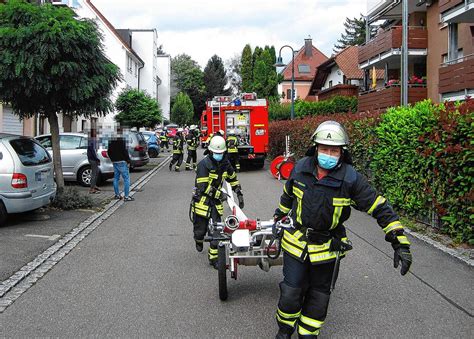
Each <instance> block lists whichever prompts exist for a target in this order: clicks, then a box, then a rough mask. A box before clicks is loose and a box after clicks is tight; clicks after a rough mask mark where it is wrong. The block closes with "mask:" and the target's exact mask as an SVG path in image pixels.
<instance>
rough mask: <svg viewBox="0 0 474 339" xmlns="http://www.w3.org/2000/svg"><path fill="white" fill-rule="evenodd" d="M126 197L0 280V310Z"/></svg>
mask: <svg viewBox="0 0 474 339" xmlns="http://www.w3.org/2000/svg"><path fill="white" fill-rule="evenodd" d="M170 160H171V156H169V157H167V158H166V159H165V160H163V161H162V162H161V163H160V164H159V165H158V166H157V167H155V168H154V169H152V170H150V171H148V172H147V173H145V174H144V175H143V176H141V177H140V178H139V179H138V180H137V181H136V182H134V183H133V184H132V185H131V186H130V195H131V196H133V195H135V193H136V191H135V190H138V189H141V188H142V187H143V186H144V185H145V184H146V183H147V182H148V181H150V180H151V178H152V177H153V176H154V175H155V174H156V173H157V172H158V171H159V170H160V169H162V168H163V167H164V166H165V165H166V164H167V163H168V162H169V161H170ZM124 203H125V202H124V201H123V200H112V201H110V202H109V203H108V204H107V205H106V206H105V207H104V210H102V211H100V212H97V213H94V214H93V215H91V216H90V217H89V218H87V219H86V220H84V221H83V222H81V223H80V224H79V225H78V226H77V227H75V228H74V229H73V230H72V231H70V232H69V233H67V234H66V235H64V236H63V237H62V238H61V239H59V240H58V241H57V242H56V243H55V244H53V245H52V246H50V247H49V248H48V249H46V250H45V251H43V253H41V254H39V255H38V256H37V257H36V258H35V259H33V260H32V261H30V262H29V263H27V264H26V265H24V266H23V267H22V268H20V269H19V270H18V271H17V272H16V273H14V274H13V275H12V276H10V278H8V279H7V280H5V281H3V282H1V283H0V313H3V312H4V311H5V310H6V309H7V308H8V306H10V305H12V304H13V303H14V302H15V300H16V299H18V298H19V297H20V296H21V295H22V294H23V293H25V292H26V291H27V290H28V289H29V288H30V287H31V286H33V285H34V284H35V283H36V282H37V281H38V280H39V279H40V278H41V277H43V276H44V275H45V274H46V273H47V272H49V270H51V269H52V268H53V267H54V265H56V264H57V263H58V262H59V261H60V260H61V259H62V258H64V257H65V256H66V255H67V254H68V253H69V252H70V251H71V250H72V249H73V248H74V247H76V246H77V245H78V244H79V243H80V242H81V241H82V240H84V239H85V238H86V237H87V236H88V235H89V234H90V233H91V232H92V231H94V230H95V229H96V228H97V227H98V226H99V225H100V224H102V222H103V221H105V220H107V219H108V217H110V216H111V215H112V214H113V213H114V212H115V211H116V210H117V209H118V208H119V207H120V206H122V205H123V204H124Z"/></svg>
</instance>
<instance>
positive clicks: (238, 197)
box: [237, 191, 244, 209]
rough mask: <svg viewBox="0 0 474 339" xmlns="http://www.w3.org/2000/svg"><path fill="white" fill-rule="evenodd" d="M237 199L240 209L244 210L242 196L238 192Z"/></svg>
mask: <svg viewBox="0 0 474 339" xmlns="http://www.w3.org/2000/svg"><path fill="white" fill-rule="evenodd" d="M237 199H238V200H239V207H240V209H242V208H244V195H243V194H242V192H240V191H239V193H237Z"/></svg>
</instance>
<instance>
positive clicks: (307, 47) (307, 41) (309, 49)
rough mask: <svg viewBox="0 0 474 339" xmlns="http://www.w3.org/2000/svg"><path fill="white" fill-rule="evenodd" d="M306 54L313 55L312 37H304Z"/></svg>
mask: <svg viewBox="0 0 474 339" xmlns="http://www.w3.org/2000/svg"><path fill="white" fill-rule="evenodd" d="M304 55H305V56H307V57H311V56H313V40H312V39H311V37H308V38H307V39H304Z"/></svg>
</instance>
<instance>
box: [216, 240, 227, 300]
mask: <svg viewBox="0 0 474 339" xmlns="http://www.w3.org/2000/svg"><path fill="white" fill-rule="evenodd" d="M226 261H227V260H226V257H225V246H219V247H218V249H217V274H218V276H219V299H221V300H222V301H225V300H227V262H226Z"/></svg>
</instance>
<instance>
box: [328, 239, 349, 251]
mask: <svg viewBox="0 0 474 339" xmlns="http://www.w3.org/2000/svg"><path fill="white" fill-rule="evenodd" d="M351 249H352V244H351V243H349V242H344V241H342V240H341V239H338V238H332V240H331V245H330V246H329V250H330V251H331V252H347V251H350V250H351Z"/></svg>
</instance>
